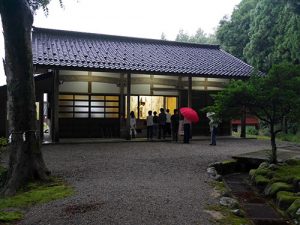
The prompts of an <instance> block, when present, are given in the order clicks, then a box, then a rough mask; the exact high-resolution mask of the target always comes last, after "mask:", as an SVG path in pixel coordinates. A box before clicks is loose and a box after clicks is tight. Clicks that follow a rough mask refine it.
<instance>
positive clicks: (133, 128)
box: [130, 111, 136, 138]
mask: <svg viewBox="0 0 300 225" xmlns="http://www.w3.org/2000/svg"><path fill="white" fill-rule="evenodd" d="M130 135H131V138H135V136H136V119H135V115H134V112H133V111H131V112H130Z"/></svg>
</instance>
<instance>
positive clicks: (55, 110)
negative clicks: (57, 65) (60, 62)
mask: <svg viewBox="0 0 300 225" xmlns="http://www.w3.org/2000/svg"><path fill="white" fill-rule="evenodd" d="M52 90H53V95H52V96H53V100H52V104H53V105H52V112H51V113H52V115H51V123H52V140H53V141H54V142H59V122H58V110H59V108H58V107H59V104H58V103H59V101H58V97H59V72H58V71H57V70H55V71H54V72H53V89H52Z"/></svg>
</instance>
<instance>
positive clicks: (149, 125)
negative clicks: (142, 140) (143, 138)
mask: <svg viewBox="0 0 300 225" xmlns="http://www.w3.org/2000/svg"><path fill="white" fill-rule="evenodd" d="M152 138H153V116H152V111H151V110H150V111H148V116H147V140H151V141H152Z"/></svg>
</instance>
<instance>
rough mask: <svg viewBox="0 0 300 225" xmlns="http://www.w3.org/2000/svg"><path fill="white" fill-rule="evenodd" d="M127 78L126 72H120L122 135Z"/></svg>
mask: <svg viewBox="0 0 300 225" xmlns="http://www.w3.org/2000/svg"><path fill="white" fill-rule="evenodd" d="M124 82H125V79H124V74H123V73H121V74H120V83H119V87H120V136H121V135H122V131H123V129H124V119H125V104H124V97H125V95H124V87H125V83H124Z"/></svg>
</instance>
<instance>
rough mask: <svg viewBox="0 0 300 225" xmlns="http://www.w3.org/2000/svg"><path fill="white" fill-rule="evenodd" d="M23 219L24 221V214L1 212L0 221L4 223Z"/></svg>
mask: <svg viewBox="0 0 300 225" xmlns="http://www.w3.org/2000/svg"><path fill="white" fill-rule="evenodd" d="M21 219H23V213H21V212H18V211H12V212H0V221H2V222H13V221H16V220H21Z"/></svg>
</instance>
